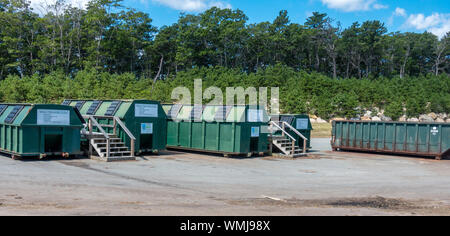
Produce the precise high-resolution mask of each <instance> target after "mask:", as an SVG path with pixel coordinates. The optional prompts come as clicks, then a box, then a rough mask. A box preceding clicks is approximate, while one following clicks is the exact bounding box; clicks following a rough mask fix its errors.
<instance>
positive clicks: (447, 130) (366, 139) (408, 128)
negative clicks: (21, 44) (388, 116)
mask: <svg viewBox="0 0 450 236" xmlns="http://www.w3.org/2000/svg"><path fill="white" fill-rule="evenodd" d="M331 146H332V148H333V150H335V151H336V150H354V151H367V152H380V153H392V154H407V155H417V156H427V157H436V159H441V158H443V157H445V156H448V155H449V154H450V124H448V123H419V122H373V121H333V129H332V140H331Z"/></svg>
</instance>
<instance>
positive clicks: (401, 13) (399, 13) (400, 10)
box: [394, 7, 406, 17]
mask: <svg viewBox="0 0 450 236" xmlns="http://www.w3.org/2000/svg"><path fill="white" fill-rule="evenodd" d="M394 15H395V16H403V17H405V16H406V10H405V9H403V8H400V7H397V8H395V11H394Z"/></svg>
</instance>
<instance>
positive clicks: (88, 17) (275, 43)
mask: <svg viewBox="0 0 450 236" xmlns="http://www.w3.org/2000/svg"><path fill="white" fill-rule="evenodd" d="M120 4H121V0H91V1H90V2H89V3H88V5H87V7H86V9H79V8H76V7H72V6H70V5H68V4H66V3H65V2H64V0H58V1H57V2H56V4H54V5H46V6H42V7H39V8H38V10H35V11H33V10H32V9H31V7H30V5H29V2H27V0H0V22H1V27H0V78H5V77H6V76H7V75H11V74H16V75H19V76H22V77H23V76H26V75H34V74H40V75H45V74H47V73H50V72H53V71H56V70H62V71H64V72H65V73H67V74H70V75H74V74H76V73H77V72H78V71H80V70H83V69H90V68H95V69H97V70H99V71H102V72H110V73H124V72H130V73H133V74H135V75H137V76H138V77H141V76H144V77H149V78H150V77H151V78H155V77H156V78H157V79H165V78H167V77H170V76H171V75H175V74H177V73H178V72H179V71H185V70H188V69H192V68H199V67H215V66H221V67H227V68H238V69H240V70H242V71H245V72H248V73H250V72H256V71H258V70H259V69H263V68H267V67H268V66H273V65H276V64H278V63H281V64H284V65H287V66H289V67H291V68H294V69H295V70H298V71H308V72H313V71H314V72H320V73H323V74H325V75H328V76H331V77H334V78H336V77H340V78H349V77H356V78H363V77H371V76H372V77H379V76H384V77H392V76H400V77H404V76H407V75H408V76H419V75H425V74H428V73H432V74H440V73H448V72H449V70H450V68H449V63H450V62H449V56H450V48H449V41H450V39H449V38H450V37H449V34H447V36H446V37H443V38H442V39H438V37H437V36H435V35H433V34H431V33H427V32H425V33H409V32H406V33H399V32H393V33H388V30H387V28H386V27H385V25H384V24H383V23H382V22H380V21H377V20H374V21H365V22H355V23H353V25H351V26H350V27H348V28H342V27H341V26H340V24H339V22H338V21H336V20H334V19H331V18H330V17H328V16H327V14H325V13H318V12H314V13H313V15H312V16H311V17H308V18H307V19H306V21H305V23H304V24H303V25H302V24H297V23H293V22H291V20H290V18H289V16H288V13H287V12H286V11H281V12H280V14H279V16H278V17H276V19H274V20H273V21H272V22H261V23H257V24H249V23H248V17H247V16H246V15H245V13H244V12H243V11H241V10H232V9H219V8H215V7H214V8H211V9H209V10H207V11H205V12H203V13H200V14H195V15H193V14H181V15H180V17H179V19H178V22H176V23H174V24H173V25H169V26H163V27H161V28H157V27H155V26H153V25H152V19H151V18H150V16H149V15H148V14H147V13H144V12H140V11H137V10H135V9H131V8H125V7H123V6H121V5H120ZM36 11H37V12H41V14H37V13H35V12H36ZM158 72H159V73H158Z"/></svg>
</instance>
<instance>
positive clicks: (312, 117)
mask: <svg viewBox="0 0 450 236" xmlns="http://www.w3.org/2000/svg"><path fill="white" fill-rule="evenodd" d="M309 118H310V119H317V118H318V117H317V116H316V115H309Z"/></svg>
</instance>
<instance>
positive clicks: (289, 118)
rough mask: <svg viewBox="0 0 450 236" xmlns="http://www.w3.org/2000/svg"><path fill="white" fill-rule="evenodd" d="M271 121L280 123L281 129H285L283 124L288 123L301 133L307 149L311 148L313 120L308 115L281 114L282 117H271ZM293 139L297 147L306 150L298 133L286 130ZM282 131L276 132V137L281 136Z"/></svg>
mask: <svg viewBox="0 0 450 236" xmlns="http://www.w3.org/2000/svg"><path fill="white" fill-rule="evenodd" d="M270 119H271V121H274V122H278V123H280V127H283V122H286V123H287V124H289V125H290V126H291V127H293V128H295V129H296V130H297V131H298V132H299V133H301V134H302V135H303V136H304V137H305V138H307V141H306V146H307V147H306V149H310V148H311V130H312V129H313V128H312V125H311V120H310V118H309V116H308V115H306V114H280V115H271V117H270ZM285 130H286V132H288V133H289V134H290V135H291V136H292V137H294V138H295V139H296V142H295V145H297V146H299V147H300V148H301V149H304V147H303V146H304V144H303V143H304V142H303V138H302V137H300V135H298V134H297V133H296V132H294V131H293V130H290V129H285ZM281 134H282V133H281V131H278V132H276V133H275V134H274V135H281Z"/></svg>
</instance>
